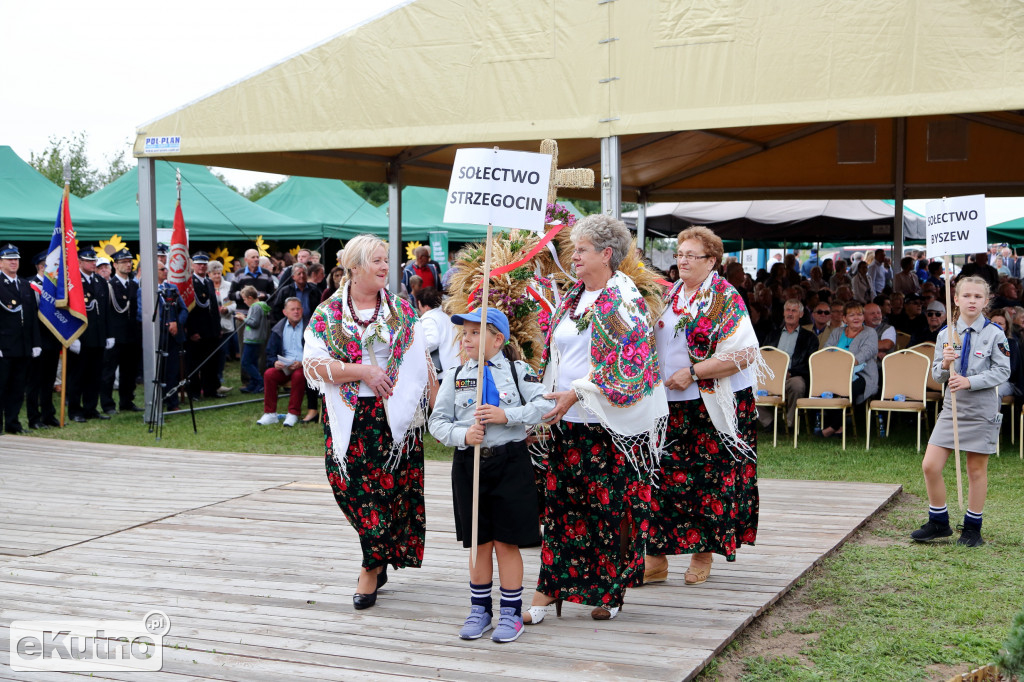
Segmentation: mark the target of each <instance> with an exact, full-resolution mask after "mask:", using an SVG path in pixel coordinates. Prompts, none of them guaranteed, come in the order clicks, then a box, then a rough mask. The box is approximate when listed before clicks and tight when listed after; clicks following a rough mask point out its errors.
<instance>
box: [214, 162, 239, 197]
mask: <svg viewBox="0 0 1024 682" xmlns="http://www.w3.org/2000/svg"><path fill="white" fill-rule="evenodd" d="M207 168H210V167H209V166H207ZM210 172H211V173H213V177H215V178H217V179H218V180H220V181H221V182H223V183H224V184H225V185H227V186H228V187H229V188H230V189H232V190H234V191H235V192H236V193H237V194H241V192H239V191H238V188H237V187H235V186H234V185H232V184H231V183H230V182H228V179H227V178H226V177H224V174H223V173H220V172H218V171H215V170H213V169H212V168H210Z"/></svg>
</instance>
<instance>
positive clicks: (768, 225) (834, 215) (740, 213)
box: [623, 199, 925, 246]
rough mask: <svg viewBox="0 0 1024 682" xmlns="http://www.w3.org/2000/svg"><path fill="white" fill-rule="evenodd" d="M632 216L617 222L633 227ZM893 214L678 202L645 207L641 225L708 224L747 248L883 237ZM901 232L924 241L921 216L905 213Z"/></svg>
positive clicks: (860, 203) (826, 204)
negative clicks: (643, 220)
mask: <svg viewBox="0 0 1024 682" xmlns="http://www.w3.org/2000/svg"><path fill="white" fill-rule="evenodd" d="M637 213H638V212H637V211H631V212H628V213H624V214H623V219H625V220H626V221H627V222H631V223H635V222H636V219H637ZM895 214H896V209H895V207H894V205H893V204H892V203H891V202H888V201H884V200H880V199H834V200H821V201H817V200H811V199H807V200H787V201H780V200H763V201H679V202H664V203H658V204H650V205H648V207H647V216H646V224H647V229H648V230H650V231H652V232H654V233H657V234H663V235H669V236H671V235H674V234H676V233H677V232H679V231H680V230H682V229H684V228H685V227H687V226H688V225H714V226H715V232H716V233H717V234H718V235H719V236H720V237H722V238H723V239H741V238H745V239H747V240H748V241H749V243H750V245H751V246H753V245H765V244H768V243H772V242H775V243H783V242H789V243H806V242H825V243H836V242H858V241H859V242H863V241H864V240H865V239H867V240H869V241H870V240H872V239H877V238H878V236H879V235H881V236H887V235H888V234H889V230H890V227H891V225H892V221H893V218H894V216H895ZM876 225H877V226H878V227H877V231H876ZM903 232H904V235H905V236H906V238H907V239H924V238H925V218H924V216H921V215H919V214H917V213H914V212H913V211H907V210H905V211H904V212H903Z"/></svg>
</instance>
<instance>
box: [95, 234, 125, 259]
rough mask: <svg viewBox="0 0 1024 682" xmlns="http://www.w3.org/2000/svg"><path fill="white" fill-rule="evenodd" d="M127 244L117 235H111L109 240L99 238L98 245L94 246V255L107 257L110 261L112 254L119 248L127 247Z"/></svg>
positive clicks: (112, 257)
mask: <svg viewBox="0 0 1024 682" xmlns="http://www.w3.org/2000/svg"><path fill="white" fill-rule="evenodd" d="M127 248H128V245H127V244H125V243H124V241H122V239H121V237H120V236H119V235H116V234H115V235H113V236H112V237H111V238H110V239H109V241H103V240H100V245H99V246H97V247H96V255H97V256H99V257H101V258H103V257H106V258H109V259H110V260H111V262H113V260H114V254H115V253H117V252H118V251H120V250H121V249H127Z"/></svg>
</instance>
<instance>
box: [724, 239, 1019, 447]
mask: <svg viewBox="0 0 1024 682" xmlns="http://www.w3.org/2000/svg"><path fill="white" fill-rule="evenodd" d="M812 258H813V259H814V260H813V263H812V264H810V267H808V264H807V263H805V264H804V265H803V266H801V265H800V263H799V262H798V261H797V258H796V256H795V255H794V254H788V255H787V256H786V257H785V258H784V260H782V261H779V262H776V263H774V264H773V265H772V266H771V269H768V270H766V269H762V270H759V271H758V273H757V274H756V276H753V277H752V276H751V275H749V274H748V273H746V272H745V271H744V269H743V266H742V265H741V264H740V263H738V262H737V261H736V259H735V258H732V259H729V258H727V259H726V261H725V276H726V279H728V281H729V283H730V284H732V285H733V286H734V287H735V288H736V290H737V291H739V293H740V295H741V296H742V297H743V300H744V302H745V303H746V305H747V308H748V310H749V312H750V317H751V320H752V322H753V324H754V330H755V333H756V334H757V337H758V341H759V342H760V343H761V345H762V346H775V347H778V348H780V349H782V350H784V351H786V352H787V353H789V355H790V358H791V360H790V369H789V374H788V376H787V378H786V389H787V410H786V421H787V424H788V425H789V426H790V427H791V428H792V426H793V413H794V410H795V403H796V400H797V399H798V398H802V397H806V396H807V393H808V389H809V381H810V376H809V374H810V370H809V365H808V359H809V357H810V355H811V353H813V352H815V351H817V350H820V349H822V348H826V347H829V346H837V347H840V348H845V349H847V350H850V352H852V353H853V354H854V355H855V356H856V358H857V365H856V367H855V380H854V387H853V388H854V400H855V403H856V404H863V402H864V401H866V400H868V399H870V398H872V397H873V396H874V395H876V394H877V393H878V392H879V391H880V390H881V385H882V384H881V379H882V378H881V361H882V359H883V358H884V357H885V356H886V355H887V354H889V353H891V352H893V351H894V350H896V349H897V348H904V347H907V348H909V347H913V346H916V345H918V344H921V343H928V342H931V343H935V342H936V341H937V340H938V342H939V343H941V339H938V335H939V332H940V330H942V329H943V328H944V327H945V325H946V323H947V321H948V320H949V315H950V312H951V311H950V302H949V301H947V300H946V289H945V280H944V272H943V263H942V262H941V261H930V260H929V259H928V258H927V256H926V254H925V253H924V252H923V251H911V252H910V253H909V254H908V255H906V256H904V257H903V258H902V259H900V262H899V267H898V268H893V267H892V264H891V262H890V259H889V257H888V256H887V255H886V252H885V250H883V249H877V250H875V251H873V252H869V253H867V254H863V253H859V252H858V253H854V254H853V256H852V257H851V259H850V262H847V261H846V260H845V259H836V260H833V259H831V258H827V259H825V260H823V261H821V262H820V263H818V262H817V259H816V258H815V257H814V256H812ZM1020 261H1021V259H1020V258H1019V257H1017V256H1015V255H1014V254H1013V252H1012V251H1011V250H1010V249H1009V248H1006V247H1002V248H1000V247H999V246H994V247H992V248H991V249H990V250H989V252H986V253H979V254H975V255H974V256H970V257H968V262H967V263H966V264H965V265H964V266H963V268H962V269H961V270H960V272H959V273H958V276H968V275H977V276H979V277H982V278H983V279H985V280H986V281H987V282H989V285H990V287H991V290H992V292H993V296H992V300H991V304H990V311H989V315H990V319H991V318H995V320H994V321H995V322H996V323H997V324H999V325H1000V326H1001V327H1002V328H1003V329H1004V331H1005V333H1006V336H1007V338H1008V339H1010V343H1009V344H1008V345H1009V347H1010V349H1011V358H1010V361H1011V376H1010V380H1009V381H1008V382H1006V385H1004V386H1001V387H1000V393H1001V394H1002V395H1013V396H1016V397H1022V396H1024V365H1022V361H1021V357H1020V352H1019V349H1020V345H1021V341H1024V287H1022V283H1021V279H1020V277H1021V263H1020ZM855 412H856V411H855ZM837 414H838V413H837ZM759 416H760V420H761V423H762V424H763V425H766V426H767V425H769V424H770V420H771V412H762V413H761V414H760V415H759ZM820 428H821V433H822V434H823V435H825V436H830V435H833V434H840V433H841V432H842V431H841V429H842V425H841V424H838V423H835V424H832V423H826V424H824V425H820Z"/></svg>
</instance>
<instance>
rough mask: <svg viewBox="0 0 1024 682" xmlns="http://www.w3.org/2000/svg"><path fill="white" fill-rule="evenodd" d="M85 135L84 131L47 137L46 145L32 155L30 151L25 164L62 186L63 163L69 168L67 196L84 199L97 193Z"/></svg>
mask: <svg viewBox="0 0 1024 682" xmlns="http://www.w3.org/2000/svg"><path fill="white" fill-rule="evenodd" d="M87 144H88V136H87V135H86V134H85V133H84V132H80V133H72V135H71V136H70V137H57V136H56V135H53V136H51V137H50V142H49V145H48V146H47V148H46V149H45V150H43V152H42V153H41V154H39V155H38V156H36V153H35V152H31V153H30V156H29V161H28V162H29V164H31V165H32V167H33V168H35V169H36V170H37V171H39V172H40V173H42V174H43V175H44V176H46V178H47V179H48V180H50V182H52V183H53V184H55V185H59V186H61V187H63V186H64V164H65V162H67V163H70V165H71V182H70V185H69V186H70V190H71V193H72V194H74V195H75V196H76V197H84V196H87V195H89V194H92V193H93V192H95V191H96V190H98V189H99V188H100V187H101V186H102V185H100V180H99V173H97V171H96V170H95V169H94V168H92V166H91V165H90V164H89V158H88V154H87V153H86V146H87Z"/></svg>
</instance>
